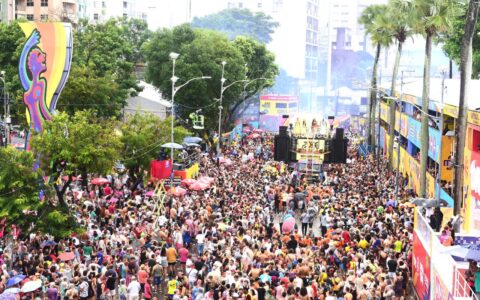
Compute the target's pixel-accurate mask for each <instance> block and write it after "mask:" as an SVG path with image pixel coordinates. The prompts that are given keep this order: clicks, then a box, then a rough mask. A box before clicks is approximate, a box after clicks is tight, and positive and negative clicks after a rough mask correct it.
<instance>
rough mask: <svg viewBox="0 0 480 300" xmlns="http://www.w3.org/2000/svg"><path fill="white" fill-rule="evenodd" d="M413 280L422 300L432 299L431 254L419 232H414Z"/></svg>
mask: <svg viewBox="0 0 480 300" xmlns="http://www.w3.org/2000/svg"><path fill="white" fill-rule="evenodd" d="M412 258H413V259H412V262H413V266H412V270H413V274H412V282H413V287H414V288H415V292H416V293H417V296H418V298H419V299H420V300H429V299H430V256H429V255H428V252H427V251H426V250H425V248H424V247H423V244H422V241H421V240H420V239H419V237H418V235H417V232H416V231H414V232H413V255H412Z"/></svg>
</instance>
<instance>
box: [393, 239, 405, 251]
mask: <svg viewBox="0 0 480 300" xmlns="http://www.w3.org/2000/svg"><path fill="white" fill-rule="evenodd" d="M393 245H394V246H395V252H396V253H400V252H402V247H403V244H402V241H401V240H396V241H395V243H393Z"/></svg>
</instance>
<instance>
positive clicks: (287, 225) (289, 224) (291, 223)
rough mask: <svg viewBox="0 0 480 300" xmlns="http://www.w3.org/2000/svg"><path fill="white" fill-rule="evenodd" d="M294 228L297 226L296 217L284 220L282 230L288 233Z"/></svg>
mask: <svg viewBox="0 0 480 300" xmlns="http://www.w3.org/2000/svg"><path fill="white" fill-rule="evenodd" d="M293 228H295V218H288V219H286V220H285V221H283V224H282V232H283V233H284V234H288V233H290V232H292V230H293Z"/></svg>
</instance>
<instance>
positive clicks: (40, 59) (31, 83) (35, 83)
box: [18, 22, 73, 150]
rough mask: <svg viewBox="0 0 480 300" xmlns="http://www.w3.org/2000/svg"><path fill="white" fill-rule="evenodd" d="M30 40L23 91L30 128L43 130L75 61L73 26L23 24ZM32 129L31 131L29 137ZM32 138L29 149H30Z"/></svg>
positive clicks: (22, 73) (24, 60)
mask: <svg viewBox="0 0 480 300" xmlns="http://www.w3.org/2000/svg"><path fill="white" fill-rule="evenodd" d="M19 25H20V28H21V29H22V31H23V33H24V34H25V36H27V41H26V43H25V45H24V47H23V50H22V53H21V56H20V61H19V66H18V74H19V77H20V81H21V84H22V87H23V90H24V96H23V100H24V102H25V105H26V107H27V111H26V114H27V121H28V123H29V125H30V130H34V131H37V132H40V131H42V130H43V127H44V122H45V121H48V120H50V119H51V118H52V115H53V114H54V113H55V107H56V105H57V101H58V98H59V96H60V93H61V92H62V90H63V87H64V86H65V83H66V82H67V78H68V74H69V72H70V65H71V61H72V49H73V37H72V27H71V25H70V24H67V23H54V22H52V23H40V22H26V23H20V24H19ZM30 134H31V131H29V137H30ZM29 137H28V138H27V140H26V143H27V145H26V147H25V148H26V149H27V150H29V149H30V145H29Z"/></svg>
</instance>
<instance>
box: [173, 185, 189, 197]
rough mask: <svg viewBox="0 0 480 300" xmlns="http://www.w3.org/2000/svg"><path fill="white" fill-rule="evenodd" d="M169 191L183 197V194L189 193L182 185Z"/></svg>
mask: <svg viewBox="0 0 480 300" xmlns="http://www.w3.org/2000/svg"><path fill="white" fill-rule="evenodd" d="M169 193H170V194H172V195H174V196H177V197H181V196H185V194H186V193H187V190H186V189H184V188H181V187H175V188H172V189H170V191H169Z"/></svg>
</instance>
